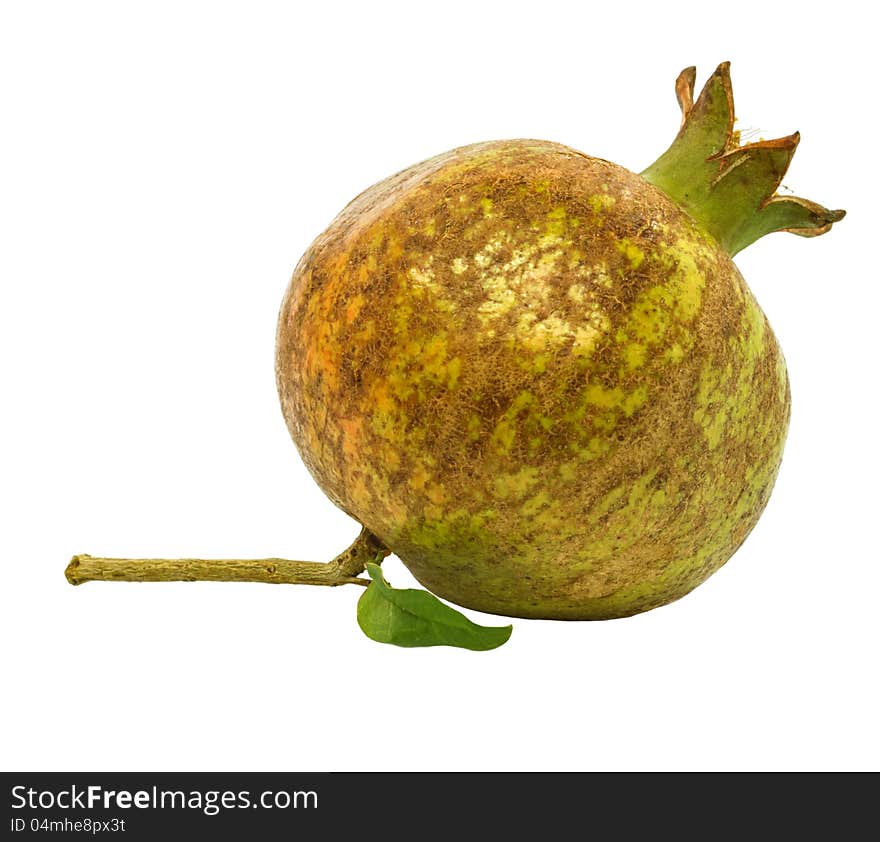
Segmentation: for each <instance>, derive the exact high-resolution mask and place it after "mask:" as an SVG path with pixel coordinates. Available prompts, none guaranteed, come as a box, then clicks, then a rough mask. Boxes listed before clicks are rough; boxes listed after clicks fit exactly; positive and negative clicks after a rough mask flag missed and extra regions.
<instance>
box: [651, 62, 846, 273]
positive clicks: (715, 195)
mask: <svg viewBox="0 0 880 842" xmlns="http://www.w3.org/2000/svg"><path fill="white" fill-rule="evenodd" d="M695 79H696V70H695V69H694V68H693V67H688V68H686V69H685V70H683V71H682V72H681V73H680V74H679V77H678V79H677V80H676V82H675V93H676V96H677V97H678V104H679V105H680V106H681V113H682V123H681V129H680V130H679V132H678V136H677V137H676V138H675V140H674V141H673V143H672V145H671V146H670V147H669V149H667V150H666V152H664V153H663V154H662V155H661V156H660V157H659V158H658V159H657V160H656V161H654V163H653V164H651V166H650V167H648V168H647V169H646V170H645V171H644V172H642V174H641V175H642V178H644V179H645V180H646V181H649V182H650V183H651V184H653V185H654V186H655V187H658V188H659V189H661V190H662V191H663V192H665V193H666V194H667V195H668V196H670V197H671V198H672V199H674V200H675V201H676V202H678V203H679V204H680V205H681V206H682V207H683V208H684V209H685V210H686V211H687V212H688V213H689V214H690V215H691V216H693V217H694V219H696V220H697V221H698V222H700V223H701V224H702V225H703V227H704V228H705V229H706V230H707V231H708V232H709V233H710V234H711V235H712V236H713V237H714V238H715V239H716V240H717V241H718V242H719V243H720V244H721V245H722V246H723V247H724V248H725V249H727V251H728V253H729V254H730V255H731V256H732V255H734V254H736V253H737V252H739V251H742V249H744V248H745V247H746V246H748V245H750V244H751V243H753V242H755V240H758V239H760V238H761V237H763V236H764V235H765V234H770V233H771V232H773V231H789V232H791V233H792V234H799V235H800V236H802V237H816V236H818V235H819V234H824V233H825V232H826V231H829V230H830V229H831V226H832V225H833V224H834V223H835V222H839V221H840V220H841V219H843V217H844V215H845V211H842V210H829V209H828V208H825V207H822V205H819V204H817V203H816V202H811V201H809V200H808V199H801V198H800V197H798V196H789V195H780V194H778V193H777V192H776V189H777V188H778V187H779V185H780V183H781V181H782V177H783V176H784V175H785V173H786V171H787V170H788V165H789V164H790V163H791V159H792V156H793V155H794V151H795V149H796V148H797V145H798V142H799V140H800V135H799V134H798V133H797V132H795V133H794V134H792V135H789V136H788V137H781V138H777V139H776V140H758V141H755V142H754V143H747V144H745V145H740V134H739V132H738V131H736V130H735V129H734V127H733V126H734V119H735V117H734V110H733V88H732V86H731V83H730V63H729V62H723V63H722V64H720V65H719V66H718V69H717V70H716V71H715V72H714V73H713V74H712V76H711V77H710V78H709V81H708V82H706V85H705V87H704V88H703V90H702V92H701V93H700V96H699V97H698V98H697V100H696V101H694V81H695Z"/></svg>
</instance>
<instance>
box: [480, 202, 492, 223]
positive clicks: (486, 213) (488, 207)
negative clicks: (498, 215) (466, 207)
mask: <svg viewBox="0 0 880 842" xmlns="http://www.w3.org/2000/svg"><path fill="white" fill-rule="evenodd" d="M480 208H481V209H482V211H483V217H484V218H486V219H491V218H492V217H493V216H494V214H493V213H492V200H491V199H489V198H488V197H484V198H482V199H480Z"/></svg>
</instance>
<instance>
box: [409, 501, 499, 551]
mask: <svg viewBox="0 0 880 842" xmlns="http://www.w3.org/2000/svg"><path fill="white" fill-rule="evenodd" d="M497 514H498V513H497V512H496V511H495V510H494V509H484V510H482V511H480V512H476V513H474V514H470V513H469V512H467V511H466V510H465V509H456V510H454V511H452V512H449V513H448V514H446V515H445V516H444V517H442V518H435V519H431V518H423V519H421V520H420V521H419V522H417V523H410V524H408V525H406V526H405V527H404V528H403V534H404V535H405V540H406V541H408V542H409V543H411V544H412V545H413V546H415V547H418V548H420V549H423V550H429V551H433V552H442V553H446V552H449V551H450V549H452V550H455V549H456V548H459V549H460V550H461V551H465V552H467V553H469V554H470V553H472V554H473V556H474V557H476V558H480V557H481V556H483V555H484V553H483V552H481V550H485V549H487V548H491V547H492V546H494V545H495V544H496V540H495V539H494V538H493V535H492V533H491V532H490V530H489V529H487V524H490V523H491V522H492V521H493V520H494V519H495V518H496V517H497Z"/></svg>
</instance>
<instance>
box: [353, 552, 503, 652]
mask: <svg viewBox="0 0 880 842" xmlns="http://www.w3.org/2000/svg"><path fill="white" fill-rule="evenodd" d="M367 572H368V573H369V574H370V578H371V579H372V580H373V581H372V582H370V585H369V587H368V588H367V589H366V590H365V591H364V593H363V595H362V596H361V598H360V599H359V600H358V608H357V618H358V625H359V626H360V627H361V629H362V631H363V633H364V634H365V635H366V636H367V637H369V638H370V639H371V640H376V641H378V642H379V643H393V644H394V645H395V646H460V647H461V648H463V649H473V650H475V651H483V650H486V649H495V648H496V647H497V646H501V644H502V643H506V642H507V639H508V638H509V637H510V633H511V631H513V626H500V627H499V626H478V625H477V624H476V623H472V622H471V621H470V620H468V618H467V617H465V616H464V615H463V614H460V613H459V612H458V611H456V610H455V609H453V608H450V607H449V606H448V605H444V604H443V603H442V602H440V600H439V599H437V597H436V596H434V595H433V594H431V593H428V592H427V591H419V590H414V589H409V588H408V589H406V590H404V589H400V588H392V587H391V585H389V584H388V582H386V581H385V577H384V576H383V575H382V571H381V569H380V568H379V565H377V564H372V563H369V564H367Z"/></svg>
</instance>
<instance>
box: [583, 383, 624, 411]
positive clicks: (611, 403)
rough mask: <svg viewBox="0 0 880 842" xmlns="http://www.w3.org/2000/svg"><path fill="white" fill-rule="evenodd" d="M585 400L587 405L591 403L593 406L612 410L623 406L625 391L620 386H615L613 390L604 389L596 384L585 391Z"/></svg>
mask: <svg viewBox="0 0 880 842" xmlns="http://www.w3.org/2000/svg"><path fill="white" fill-rule="evenodd" d="M584 398H585V399H586V401H587V403H590V404H592V405H593V406H599V407H603V408H604V409H611V408H612V407H615V406H620V405H621V402H622V401H623V389H621V388H620V387H619V386H615V387H614V388H613V389H604V388H603V387H602V386H599V385H598V384H594V385H592V386H588V387H587V388H586V390H585V391H584Z"/></svg>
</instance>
